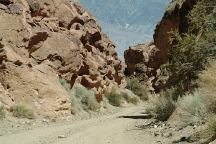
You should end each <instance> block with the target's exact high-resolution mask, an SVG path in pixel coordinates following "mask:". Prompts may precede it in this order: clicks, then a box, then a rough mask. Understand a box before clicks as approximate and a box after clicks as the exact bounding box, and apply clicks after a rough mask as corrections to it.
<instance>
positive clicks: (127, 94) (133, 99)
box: [121, 89, 139, 105]
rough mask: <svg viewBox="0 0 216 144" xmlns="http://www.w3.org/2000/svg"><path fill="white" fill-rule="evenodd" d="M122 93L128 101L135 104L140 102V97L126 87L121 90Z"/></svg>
mask: <svg viewBox="0 0 216 144" xmlns="http://www.w3.org/2000/svg"><path fill="white" fill-rule="evenodd" d="M121 94H122V96H123V98H124V100H125V101H126V102H127V103H132V104H135V105H136V104H138V103H139V97H138V96H137V95H135V94H134V93H133V92H132V91H130V90H128V89H124V90H122V91H121Z"/></svg>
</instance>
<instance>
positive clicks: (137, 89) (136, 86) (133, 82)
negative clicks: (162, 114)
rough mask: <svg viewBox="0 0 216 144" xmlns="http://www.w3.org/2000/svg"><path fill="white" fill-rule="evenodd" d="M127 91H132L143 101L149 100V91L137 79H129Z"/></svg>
mask: <svg viewBox="0 0 216 144" xmlns="http://www.w3.org/2000/svg"><path fill="white" fill-rule="evenodd" d="M126 88H127V89H129V90H131V91H132V92H133V93H134V94H135V95H137V96H139V97H140V99H141V100H143V101H146V100H148V91H147V90H146V88H145V87H144V86H143V85H141V84H140V83H139V81H138V80H137V79H135V78H133V79H127V87H126Z"/></svg>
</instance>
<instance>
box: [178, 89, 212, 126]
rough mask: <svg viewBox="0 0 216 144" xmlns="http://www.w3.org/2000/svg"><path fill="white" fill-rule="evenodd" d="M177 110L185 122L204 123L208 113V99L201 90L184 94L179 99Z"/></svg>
mask: <svg viewBox="0 0 216 144" xmlns="http://www.w3.org/2000/svg"><path fill="white" fill-rule="evenodd" d="M177 112H178V114H179V116H180V117H181V120H182V121H183V122H185V123H186V124H187V123H202V122H203V121H204V120H205V117H206V116H207V114H208V110H207V106H206V101H205V99H204V97H202V96H201V94H200V93H199V91H195V92H194V93H192V94H188V95H185V96H183V97H182V98H181V99H179V101H178V105H177Z"/></svg>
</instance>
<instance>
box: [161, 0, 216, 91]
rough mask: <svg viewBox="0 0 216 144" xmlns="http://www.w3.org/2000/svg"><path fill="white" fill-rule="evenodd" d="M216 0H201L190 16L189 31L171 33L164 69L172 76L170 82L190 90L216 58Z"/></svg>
mask: <svg viewBox="0 0 216 144" xmlns="http://www.w3.org/2000/svg"><path fill="white" fill-rule="evenodd" d="M214 6H216V2H215V1H214V2H213V1H212V0H200V1H198V3H197V4H196V5H195V7H194V8H193V9H192V11H191V12H190V13H189V15H188V19H189V30H188V32H187V33H184V34H181V33H179V32H178V31H173V32H170V44H171V48H170V49H169V53H168V60H169V62H168V64H165V65H164V66H163V67H162V69H163V72H164V73H166V74H168V75H169V76H170V79H169V84H170V85H172V86H177V87H178V88H179V89H180V90H188V89H191V87H192V86H193V80H195V79H197V78H198V74H199V73H200V72H201V71H202V70H204V69H205V67H206V65H207V64H208V60H209V59H210V58H215V57H216V9H215V8H214Z"/></svg>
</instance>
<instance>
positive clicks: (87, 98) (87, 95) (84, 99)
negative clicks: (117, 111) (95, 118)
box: [72, 85, 100, 111]
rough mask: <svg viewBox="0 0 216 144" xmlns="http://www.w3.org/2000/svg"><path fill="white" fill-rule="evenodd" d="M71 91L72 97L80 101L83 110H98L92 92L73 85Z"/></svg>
mask: <svg viewBox="0 0 216 144" xmlns="http://www.w3.org/2000/svg"><path fill="white" fill-rule="evenodd" d="M72 90H73V91H74V94H75V95H74V96H75V97H76V98H77V99H79V100H80V102H81V105H82V107H83V109H84V110H91V111H97V110H99V108H100V104H99V103H98V101H97V100H96V97H95V93H94V91H93V90H89V89H87V88H85V87H84V86H82V85H75V86H74V88H73V89H72Z"/></svg>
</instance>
